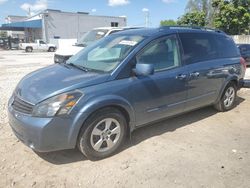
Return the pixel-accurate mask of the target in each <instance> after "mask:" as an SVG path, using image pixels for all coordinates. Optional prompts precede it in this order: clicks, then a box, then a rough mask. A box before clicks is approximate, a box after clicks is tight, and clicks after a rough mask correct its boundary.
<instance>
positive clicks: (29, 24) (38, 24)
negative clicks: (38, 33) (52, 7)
mask: <svg viewBox="0 0 250 188" xmlns="http://www.w3.org/2000/svg"><path fill="white" fill-rule="evenodd" d="M25 28H33V29H36V28H42V20H41V19H38V20H29V21H22V22H12V23H7V24H2V27H0V30H13V31H23V30H24V29H25Z"/></svg>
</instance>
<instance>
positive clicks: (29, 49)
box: [25, 47, 33, 52]
mask: <svg viewBox="0 0 250 188" xmlns="http://www.w3.org/2000/svg"><path fill="white" fill-rule="evenodd" d="M25 51H26V52H32V51H33V49H32V48H31V47H26V49H25Z"/></svg>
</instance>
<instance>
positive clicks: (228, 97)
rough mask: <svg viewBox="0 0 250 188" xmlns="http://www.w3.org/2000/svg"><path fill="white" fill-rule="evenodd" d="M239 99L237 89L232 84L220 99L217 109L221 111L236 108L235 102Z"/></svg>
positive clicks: (216, 105) (231, 83)
mask: <svg viewBox="0 0 250 188" xmlns="http://www.w3.org/2000/svg"><path fill="white" fill-rule="evenodd" d="M236 98H237V87H236V85H235V84H234V83H233V82H230V83H229V84H228V85H227V86H226V88H225V90H224V91H223V94H222V96H221V98H220V101H219V102H218V103H217V104H215V108H216V109H217V110H218V111H220V112H224V111H228V110H231V109H232V108H233V107H234V106H235V101H236Z"/></svg>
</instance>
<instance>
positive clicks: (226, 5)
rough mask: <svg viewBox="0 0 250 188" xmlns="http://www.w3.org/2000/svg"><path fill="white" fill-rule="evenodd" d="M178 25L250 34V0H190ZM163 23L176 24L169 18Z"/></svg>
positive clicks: (162, 23) (235, 33) (236, 33)
mask: <svg viewBox="0 0 250 188" xmlns="http://www.w3.org/2000/svg"><path fill="white" fill-rule="evenodd" d="M177 24H178V25H192V26H206V27H214V28H217V29H221V30H223V31H224V32H226V33H228V34H230V35H240V34H250V0H189V1H188V3H187V6H186V13H185V14H184V15H183V16H181V17H180V18H178V20H177ZM161 25H174V24H173V23H172V22H169V20H163V21H161Z"/></svg>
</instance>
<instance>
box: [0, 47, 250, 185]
mask: <svg viewBox="0 0 250 188" xmlns="http://www.w3.org/2000/svg"><path fill="white" fill-rule="evenodd" d="M52 63H53V53H31V54H27V53H24V52H22V51H0V112H1V113H0V133H1V137H0V187H88V188H89V187H119V188H120V187H227V188H228V187H232V188H235V187H250V178H249V177H250V144H249V142H250V124H249V110H250V108H249V106H250V91H248V90H246V89H245V90H241V91H240V92H239V97H238V100H237V102H238V105H237V106H236V107H235V108H234V109H233V110H231V111H229V112H226V113H217V112H216V111H215V110H214V109H213V108H211V107H206V108H203V109H200V110H197V111H194V112H190V113H187V114H184V115H181V116H179V117H177V118H172V119H169V120H166V121H163V122H160V123H157V124H154V125H151V126H147V127H144V128H141V129H138V130H136V131H135V132H134V133H133V135H132V139H131V140H128V141H127V142H126V144H125V145H124V147H123V149H122V150H121V152H120V153H118V154H116V155H114V156H112V157H110V158H107V159H104V160H101V161H96V162H92V161H89V160H87V159H86V158H85V157H83V156H82V155H81V154H80V153H79V152H78V151H77V150H65V151H58V152H51V153H43V154H38V153H35V152H33V151H32V150H30V149H29V148H28V147H26V146H24V145H23V144H22V143H20V142H19V141H18V140H17V139H16V137H15V136H14V135H13V134H12V131H11V129H10V127H9V124H8V118H7V113H6V105H7V100H8V98H9V97H10V95H11V93H12V91H13V89H14V88H15V86H16V84H17V83H18V81H19V80H20V79H21V78H22V77H23V76H24V75H25V74H27V73H29V72H31V71H33V70H36V69H38V68H41V67H44V66H46V65H49V64H52ZM246 77H248V78H250V70H249V69H248V70H247V75H246Z"/></svg>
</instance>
